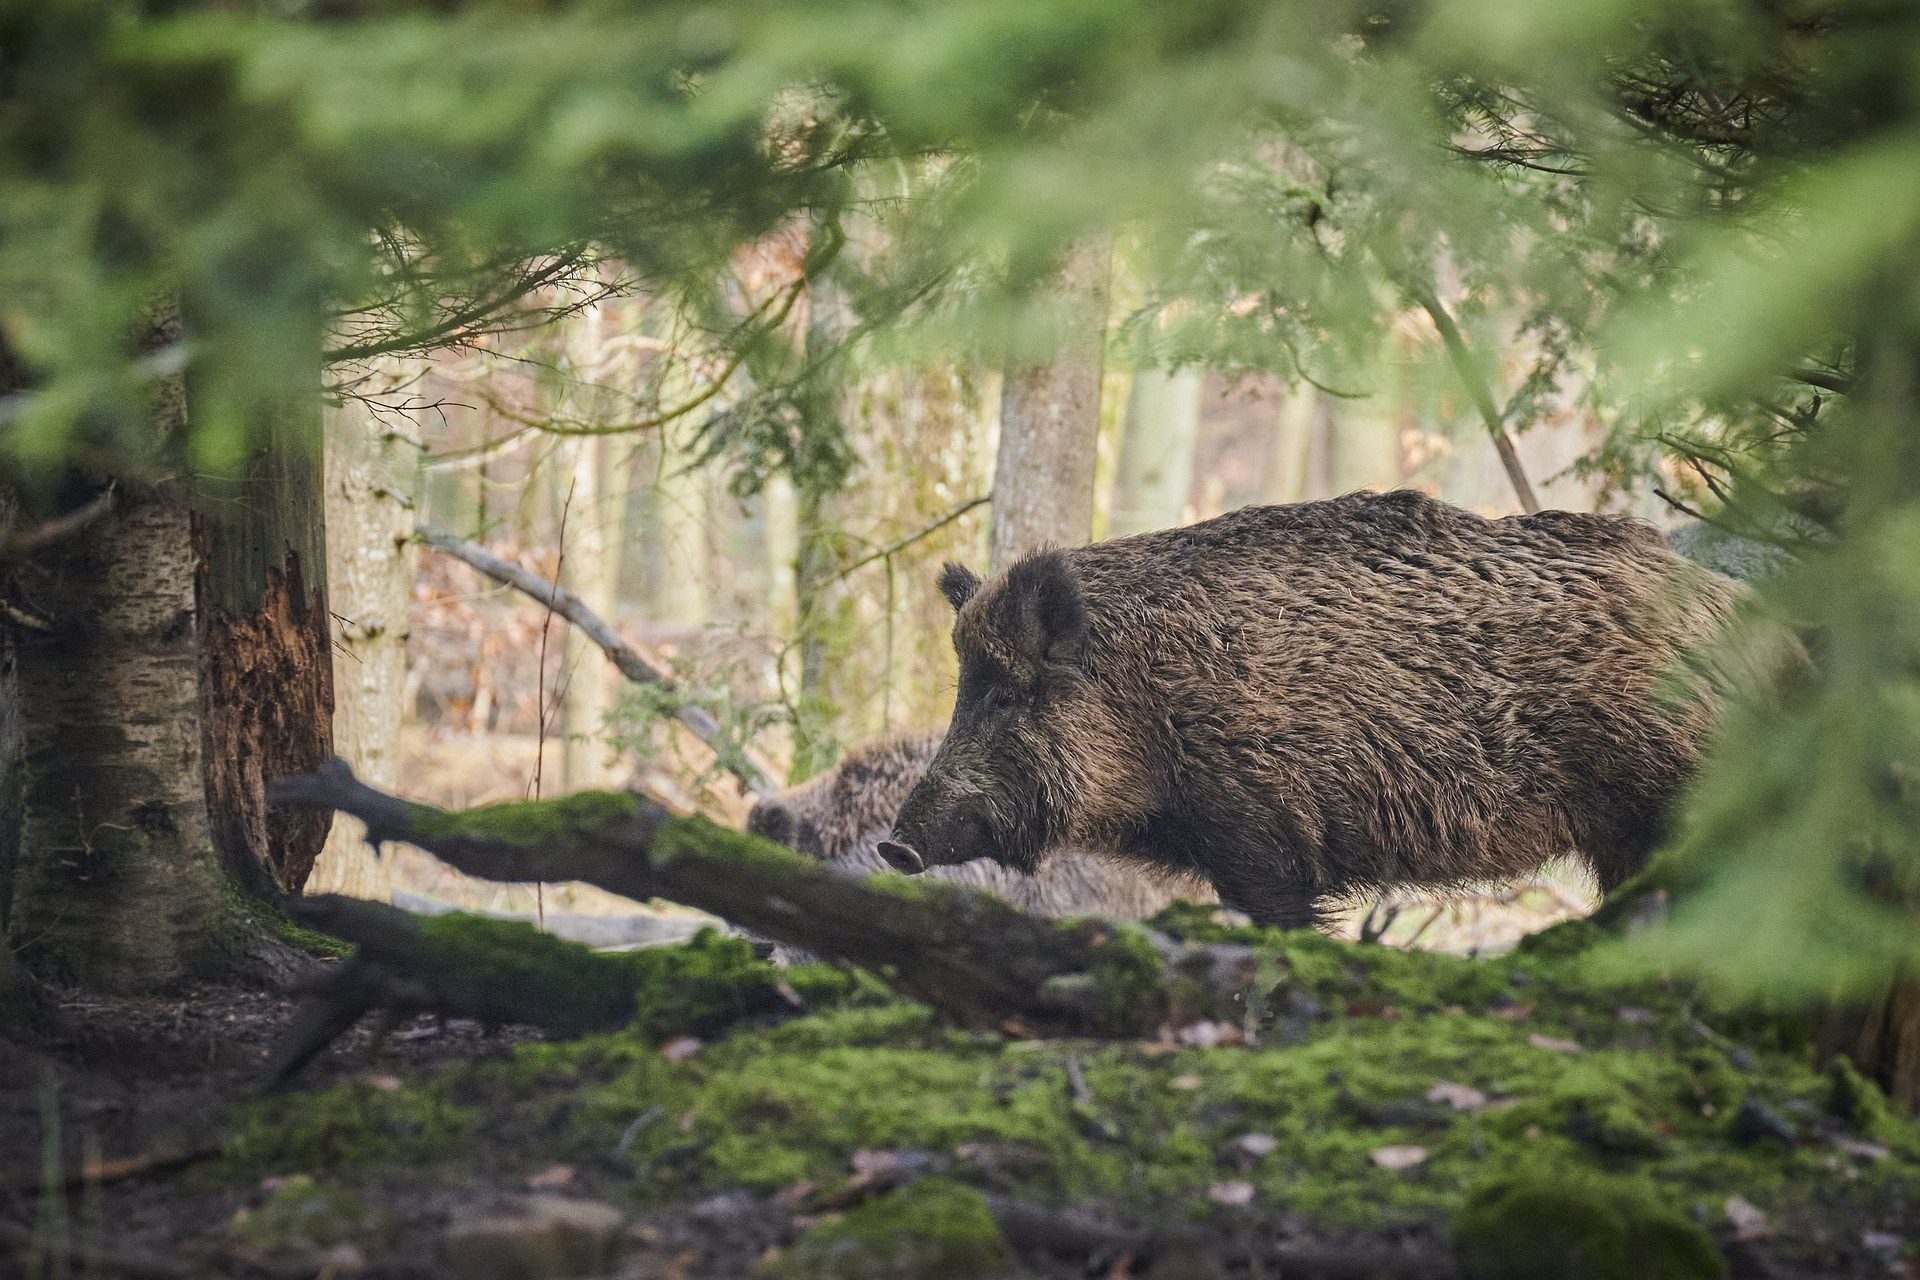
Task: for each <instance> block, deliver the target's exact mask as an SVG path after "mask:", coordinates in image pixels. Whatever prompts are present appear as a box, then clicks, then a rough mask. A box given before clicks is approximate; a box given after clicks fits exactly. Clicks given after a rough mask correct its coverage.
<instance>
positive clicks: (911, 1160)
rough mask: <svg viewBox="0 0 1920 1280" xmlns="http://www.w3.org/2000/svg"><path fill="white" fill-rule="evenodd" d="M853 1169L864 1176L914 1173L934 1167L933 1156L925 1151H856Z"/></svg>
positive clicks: (875, 1176)
mask: <svg viewBox="0 0 1920 1280" xmlns="http://www.w3.org/2000/svg"><path fill="white" fill-rule="evenodd" d="M851 1163H852V1165H853V1171H854V1172H855V1173H857V1174H861V1175H862V1176H864V1177H869V1178H877V1177H885V1176H891V1175H893V1174H900V1173H914V1172H918V1171H920V1170H924V1169H930V1168H932V1167H933V1157H932V1156H931V1155H929V1154H928V1153H927V1152H925V1151H865V1150H862V1151H856V1152H854V1153H853V1159H852V1161H851Z"/></svg>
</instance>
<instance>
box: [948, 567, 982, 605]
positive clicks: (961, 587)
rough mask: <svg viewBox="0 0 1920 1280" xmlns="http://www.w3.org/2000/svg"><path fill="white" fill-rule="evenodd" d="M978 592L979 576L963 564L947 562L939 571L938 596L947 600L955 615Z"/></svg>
mask: <svg viewBox="0 0 1920 1280" xmlns="http://www.w3.org/2000/svg"><path fill="white" fill-rule="evenodd" d="M978 590H980V575H979V574H977V573H975V572H974V571H973V570H971V569H969V568H967V566H965V565H963V564H954V563H953V562H952V561H948V562H947V563H946V565H944V566H943V567H942V568H941V570H940V594H941V595H943V596H945V597H946V598H947V603H948V604H950V605H952V606H953V611H954V612H955V613H958V612H960V610H962V609H964V608H965V607H966V604H967V601H969V600H971V599H973V596H974V593H975V592H976V591H978Z"/></svg>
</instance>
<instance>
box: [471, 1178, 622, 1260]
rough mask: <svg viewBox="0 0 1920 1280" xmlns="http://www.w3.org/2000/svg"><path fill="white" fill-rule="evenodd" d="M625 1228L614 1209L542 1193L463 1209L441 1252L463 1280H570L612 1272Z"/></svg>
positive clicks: (620, 1215)
mask: <svg viewBox="0 0 1920 1280" xmlns="http://www.w3.org/2000/svg"><path fill="white" fill-rule="evenodd" d="M625 1225H626V1215H625V1214H623V1213H621V1212H620V1211H619V1210H618V1209H616V1208H614V1207H613V1206H612V1205H606V1204H600V1203H598V1202H597V1201H592V1200H575V1199H569V1198H567V1197H564V1196H557V1195H552V1194H550V1193H542V1194H539V1195H531V1196H526V1197H524V1198H523V1199H521V1200H519V1201H517V1202H514V1203H511V1204H509V1205H507V1206H505V1207H491V1206H476V1207H471V1208H466V1209H462V1210H460V1211H459V1212H457V1213H456V1214H455V1216H454V1219H453V1221H452V1222H451V1223H450V1224H449V1225H448V1227H447V1231H446V1234H445V1235H444V1236H442V1237H441V1240H440V1254H441V1257H442V1258H443V1259H444V1260H445V1261H446V1263H447V1265H448V1266H449V1267H451V1268H452V1269H453V1270H454V1271H455V1272H456V1273H458V1274H459V1275H460V1276H462V1277H463V1280H569V1278H570V1277H575V1276H586V1275H599V1274H601V1273H602V1272H605V1271H607V1270H609V1269H610V1268H611V1267H612V1264H613V1262H614V1255H615V1254H616V1253H617V1252H618V1249H619V1245H620V1241H621V1236H622V1229H623V1228H624V1227H625Z"/></svg>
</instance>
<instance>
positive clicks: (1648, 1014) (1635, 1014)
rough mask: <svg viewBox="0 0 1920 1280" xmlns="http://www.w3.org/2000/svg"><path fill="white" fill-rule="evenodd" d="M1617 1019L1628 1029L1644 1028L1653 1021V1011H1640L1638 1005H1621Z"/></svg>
mask: <svg viewBox="0 0 1920 1280" xmlns="http://www.w3.org/2000/svg"><path fill="white" fill-rule="evenodd" d="M1619 1018H1620V1021H1622V1022H1624V1023H1626V1024H1627V1025H1628V1026H1630V1027H1644V1026H1646V1025H1647V1024H1648V1023H1649V1022H1652V1021H1653V1010H1651V1009H1642V1008H1640V1007H1639V1006H1638V1005H1631V1004H1628V1005H1622V1006H1620V1013H1619Z"/></svg>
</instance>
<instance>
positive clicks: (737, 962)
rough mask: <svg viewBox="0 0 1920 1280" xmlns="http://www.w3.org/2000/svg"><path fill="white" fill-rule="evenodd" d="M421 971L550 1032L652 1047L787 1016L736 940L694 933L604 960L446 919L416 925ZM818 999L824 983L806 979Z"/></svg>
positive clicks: (552, 941)
mask: <svg viewBox="0 0 1920 1280" xmlns="http://www.w3.org/2000/svg"><path fill="white" fill-rule="evenodd" d="M420 933H421V939H422V951H421V957H422V959H423V960H424V961H425V962H426V963H425V965H424V966H423V967H424V968H425V969H426V971H427V972H430V973H441V974H445V975H447V980H448V981H450V982H451V981H457V982H459V983H461V984H464V985H466V986H468V987H470V988H472V989H474V990H476V991H478V992H482V993H491V994H496V995H506V994H509V993H511V995H512V998H513V1001H514V1002H515V1003H517V1004H520V1005H522V1006H524V1005H526V1004H534V1005H536V1006H538V1007H540V1008H542V1009H543V1010H544V1011H545V1012H546V1014H547V1017H548V1022H549V1025H551V1026H553V1027H555V1028H557V1029H559V1030H562V1031H573V1032H579V1031H586V1030H590V1029H594V1028H605V1027H613V1026H619V1025H621V1024H623V1023H625V1024H627V1025H629V1026H631V1027H632V1028H633V1029H634V1031H635V1032H636V1033H637V1034H639V1035H641V1036H644V1037H647V1038H649V1039H654V1040H660V1039H666V1038H668V1037H671V1036H677V1035H711V1034H712V1033H714V1032H716V1031H718V1030H720V1029H721V1028H723V1027H727V1026H730V1025H732V1024H733V1023H735V1022H738V1021H741V1020H743V1019H747V1018H752V1017H757V1016H760V1015H762V1014H767V1013H770V1012H774V1011H777V1010H781V1009H784V1008H786V1005H785V1002H784V998H783V996H782V994H781V991H780V974H779V971H778V970H776V969H775V968H774V967H773V966H772V965H771V964H769V963H767V962H766V961H763V960H756V959H755V958H754V955H753V947H752V944H751V943H748V942H747V941H745V940H744V939H741V938H729V937H725V936H723V935H721V934H719V933H717V932H715V931H714V930H711V929H702V930H701V931H700V932H699V933H696V934H695V935H694V936H693V938H692V939H690V940H689V941H687V942H685V943H683V944H680V945H678V946H672V947H643V948H640V949H638V950H635V951H627V952H619V953H615V954H605V953H601V952H596V951H592V950H589V949H588V948H586V947H583V946H580V945H578V944H577V943H572V942H567V941H564V940H563V939H560V938H556V937H554V936H552V935H551V934H546V933H542V932H540V931H539V930H538V929H535V928H534V927H533V926H532V925H529V924H522V923H519V922H516V921H503V920H487V919H484V918H481V917H478V916H468V915H460V914H451V915H444V916H435V917H432V918H429V919H423V920H422V921H420ZM806 980H807V982H808V983H809V985H810V986H812V987H814V988H815V989H816V990H818V991H820V992H822V993H825V992H828V991H829V990H830V989H831V984H829V983H828V982H827V981H826V980H825V979H824V978H822V977H820V976H818V975H809V977H808V978H807V979H806Z"/></svg>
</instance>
